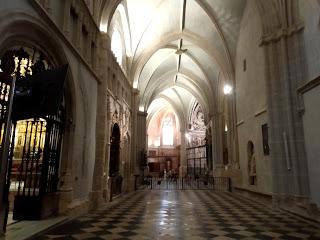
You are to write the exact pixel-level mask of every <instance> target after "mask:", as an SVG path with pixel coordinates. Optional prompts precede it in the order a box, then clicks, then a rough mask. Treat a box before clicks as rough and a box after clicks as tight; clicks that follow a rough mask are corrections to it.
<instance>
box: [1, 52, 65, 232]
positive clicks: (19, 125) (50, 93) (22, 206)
mask: <svg viewBox="0 0 320 240" xmlns="http://www.w3.org/2000/svg"><path fill="white" fill-rule="evenodd" d="M44 56H45V55H44V54H42V53H41V52H39V51H37V50H36V48H34V49H32V48H28V47H15V48H13V49H11V50H8V51H7V52H5V54H4V55H3V56H2V58H1V64H0V67H1V68H2V71H3V72H4V73H1V71H0V76H1V75H6V76H9V77H8V78H3V77H1V78H0V130H1V131H0V133H1V135H0V140H1V148H0V149H1V152H3V151H4V150H5V149H7V151H8V149H10V151H9V154H7V155H6V158H3V157H2V159H1V163H5V164H4V165H5V166H6V169H5V170H6V171H5V175H6V176H5V181H6V184H5V187H4V189H5V191H2V188H3V186H4V184H3V183H2V182H1V184H0V185H1V189H0V190H1V193H2V192H4V194H3V199H1V201H2V202H5V203H8V195H9V188H10V187H12V183H14V186H15V189H14V190H15V191H16V196H15V199H14V209H13V218H14V219H17V220H22V219H40V218H41V213H42V212H41V211H42V201H43V196H44V195H46V194H48V193H52V192H56V191H57V186H58V169H59V161H60V150H61V143H62V135H63V129H64V119H65V111H64V108H63V107H62V104H61V102H62V95H63V83H64V80H65V77H66V74H67V69H68V66H63V67H61V68H56V69H53V68H52V65H51V64H50V62H49V61H48V60H47V59H45V58H44ZM50 69H51V70H50ZM12 75H14V76H15V77H16V79H17V84H16V85H17V87H16V88H15V94H14V95H15V101H14V102H15V103H14V106H13V116H12V118H9V117H8V106H9V103H12V101H9V97H10V96H9V91H10V90H11V92H13V89H14V87H13V86H12V81H11V77H10V76H12ZM18 82H19V84H18ZM12 95H13V94H12ZM59 106H60V107H59ZM7 119H9V121H8V123H10V124H8V123H7V124H6V120H7ZM22 119H23V120H22ZM11 121H12V122H11ZM6 131H9V134H5V132H6ZM9 135H10V137H11V141H7V142H8V144H7V145H8V146H4V144H3V143H4V142H5V136H9ZM9 140H10V138H9ZM9 145H10V146H9ZM1 170H3V167H2V168H1ZM1 196H2V195H1ZM7 205H8V204H7ZM1 207H2V206H1ZM6 209H8V207H6ZM0 210H1V211H0V212H1V213H3V212H4V211H3V209H0ZM7 211H8V210H6V212H7ZM0 219H1V218H0ZM4 226H5V224H4Z"/></svg>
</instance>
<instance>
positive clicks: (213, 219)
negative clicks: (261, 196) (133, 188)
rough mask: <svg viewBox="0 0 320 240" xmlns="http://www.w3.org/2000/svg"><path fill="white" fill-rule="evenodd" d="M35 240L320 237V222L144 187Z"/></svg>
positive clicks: (215, 196)
mask: <svg viewBox="0 0 320 240" xmlns="http://www.w3.org/2000/svg"><path fill="white" fill-rule="evenodd" d="M32 239H34V240H46V239H139V240H141V239H152V240H153V239H183V240H184V239H195V240H196V239H320V226H319V225H317V224H315V223H313V222H307V221H305V220H304V219H301V218H299V217H297V216H295V215H291V214H289V213H286V212H282V211H274V210H272V209H270V208H268V207H267V206H265V205H262V204H260V203H257V202H253V201H250V200H248V199H247V198H244V197H241V196H239V195H236V194H232V193H228V192H225V193H224V192H212V191H209V190H201V191H200V190H198V191H197V190H185V191H152V190H144V191H142V190H141V191H137V192H135V193H133V194H130V195H128V196H126V197H123V198H121V199H119V200H118V201H117V203H116V204H113V205H111V206H110V205H108V206H106V207H105V208H102V209H100V210H98V211H95V212H92V213H90V214H87V215H85V216H81V217H79V218H76V219H73V220H71V221H69V222H67V223H64V224H62V225H60V226H57V227H55V228H53V229H51V230H49V231H47V232H44V233H42V234H41V235H38V236H36V237H34V238H32Z"/></svg>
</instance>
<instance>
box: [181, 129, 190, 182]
mask: <svg viewBox="0 0 320 240" xmlns="http://www.w3.org/2000/svg"><path fill="white" fill-rule="evenodd" d="M180 133H181V146H180V173H179V176H180V177H185V176H186V175H187V164H188V163H187V141H186V131H185V130H184V129H183V130H181V131H180Z"/></svg>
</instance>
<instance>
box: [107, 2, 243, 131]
mask: <svg viewBox="0 0 320 240" xmlns="http://www.w3.org/2000/svg"><path fill="white" fill-rule="evenodd" d="M246 1H247V0H237V1H234V0H175V1H172V0H153V1H150V0H123V1H121V2H117V1H113V4H114V5H113V8H114V10H113V11H114V14H113V15H112V16H113V17H111V15H108V14H110V13H109V12H110V10H109V12H108V13H107V14H102V21H101V24H104V25H105V26H107V27H108V33H109V34H111V33H112V31H113V30H112V28H114V26H119V21H120V20H119V19H121V24H122V32H123V38H124V42H125V43H124V44H123V45H124V48H125V51H124V52H125V53H126V56H125V57H126V59H127V61H126V66H125V68H123V69H126V70H127V72H126V74H127V75H128V77H129V78H130V81H131V82H132V84H133V87H134V88H137V89H138V90H139V91H140V109H145V110H147V109H148V108H149V106H150V104H151V103H152V102H153V101H154V100H156V99H160V98H161V99H164V100H165V101H166V103H168V104H170V105H171V106H172V107H173V108H174V109H175V111H176V113H177V115H178V116H179V119H180V121H181V119H186V118H187V114H188V109H189V107H190V104H191V102H192V101H194V100H196V101H197V102H199V104H200V105H201V106H202V109H203V111H204V115H205V121H207V120H209V116H212V115H213V114H214V113H215V112H216V111H217V109H216V108H217V107H216V105H217V102H219V100H218V98H219V96H217V95H219V94H217V93H218V89H221V85H222V84H223V83H225V82H233V78H234V67H233V65H234V59H235V52H236V44H237V39H238V35H239V28H240V23H241V19H242V14H243V11H244V7H245V5H246ZM110 4H112V3H109V5H110ZM117 4H119V5H117ZM107 5H108V4H107ZM108 9H110V6H108ZM124 15H125V16H124ZM119 16H120V17H119ZM180 126H181V127H182V128H184V127H186V126H183V123H182V122H180Z"/></svg>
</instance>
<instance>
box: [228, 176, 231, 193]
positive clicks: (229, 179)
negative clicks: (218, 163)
mask: <svg viewBox="0 0 320 240" xmlns="http://www.w3.org/2000/svg"><path fill="white" fill-rule="evenodd" d="M228 182H229V192H231V190H232V189H231V177H229V178H228Z"/></svg>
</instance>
